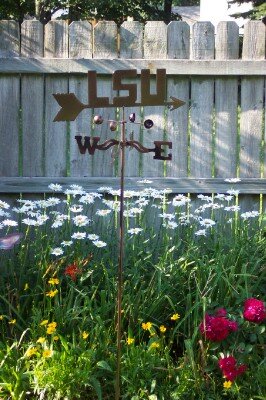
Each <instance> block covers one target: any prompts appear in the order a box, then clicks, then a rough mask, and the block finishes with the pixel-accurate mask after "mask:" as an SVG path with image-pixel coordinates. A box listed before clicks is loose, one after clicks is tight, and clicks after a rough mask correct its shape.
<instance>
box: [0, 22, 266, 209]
mask: <svg viewBox="0 0 266 400" xmlns="http://www.w3.org/2000/svg"><path fill="white" fill-rule="evenodd" d="M240 39H242V38H240V37H239V31H238V26H237V25H236V23H234V22H221V23H220V24H219V25H218V29H217V32H216V34H215V32H214V27H213V25H212V24H211V23H210V22H198V23H195V24H194V25H193V27H192V28H191V29H190V27H189V26H188V25H187V24H186V23H184V22H171V23H170V24H169V25H166V24H165V23H163V22H154V21H153V22H148V23H146V24H145V25H143V24H141V23H139V22H124V24H123V25H122V26H121V27H120V28H118V27H117V26H116V24H115V23H114V22H110V21H109V22H107V21H101V22H99V23H98V24H97V25H96V26H95V27H93V26H92V25H91V24H90V23H88V22H87V21H79V22H73V23H71V24H70V25H68V23H67V22H66V21H51V22H49V23H48V24H47V25H45V26H43V25H42V24H40V23H39V22H38V21H24V22H23V24H22V25H21V29H20V28H19V25H18V23H17V22H15V21H0V146H1V147H0V176H1V178H0V192H1V198H3V196H7V197H8V196H9V197H11V196H12V195H11V194H12V193H13V194H18V193H43V192H49V189H48V184H49V183H51V182H54V183H55V182H57V183H61V184H63V186H64V185H67V184H70V183H78V184H81V185H83V186H84V187H85V188H87V189H96V188H97V187H98V186H100V185H101V186H102V185H108V186H110V185H111V186H113V187H117V186H118V178H116V175H117V168H116V166H117V163H116V162H115V161H114V157H113V156H114V154H113V153H112V152H111V150H108V151H106V152H100V151H98V152H97V151H96V152H95V155H94V156H90V155H88V154H86V155H81V154H80V153H79V151H78V146H77V144H76V141H75V139H74V136H75V135H76V134H79V133H80V134H86V135H89V136H90V135H96V136H100V137H101V142H102V141H104V140H105V139H107V138H111V137H114V134H113V132H110V130H109V127H108V125H107V124H103V125H101V126H97V127H93V126H92V123H91V122H92V116H93V115H94V114H93V110H89V109H87V110H84V111H82V113H81V114H80V115H79V117H78V118H77V119H76V121H74V122H69V123H68V122H53V119H54V117H55V115H56V114H57V112H58V110H59V106H58V104H57V102H56V101H55V99H54V97H53V96H52V94H53V93H67V92H73V93H75V94H76V95H77V97H78V98H79V99H80V100H81V101H82V102H84V103H87V99H88V90H87V87H88V86H87V75H86V74H87V71H88V70H96V71H97V73H98V74H99V77H98V93H99V95H104V96H108V97H110V98H112V97H113V96H114V95H117V94H116V93H115V92H114V91H113V90H112V87H111V79H110V78H111V74H112V73H113V71H114V70H116V69H132V68H136V69H137V70H138V73H139V72H140V69H143V68H149V69H150V70H151V73H152V74H154V73H155V70H156V69H157V68H165V69H166V73H167V91H168V98H169V96H175V97H177V98H179V99H181V100H183V101H185V102H186V104H185V106H182V107H180V108H179V109H176V110H174V111H171V112H170V111H169V110H167V108H165V107H164V106H154V107H151V106H146V107H143V108H140V107H135V108H134V109H133V108H131V109H128V110H127V111H128V112H130V113H131V112H135V113H136V115H137V118H138V120H143V119H147V118H151V119H152V120H153V121H154V128H153V129H151V130H150V131H146V130H145V129H143V128H142V127H141V126H140V125H132V126H130V128H128V129H129V130H128V132H127V134H128V135H129V134H130V135H132V134H134V139H136V140H140V141H141V142H142V143H143V144H144V145H145V146H147V147H151V144H153V141H154V140H167V141H171V142H172V143H173V149H172V161H167V162H164V161H158V160H153V156H152V154H144V155H142V154H140V153H138V152H137V151H135V150H126V151H127V153H126V154H127V155H126V176H127V179H126V185H127V187H130V188H137V187H139V186H141V184H139V183H138V181H139V177H140V176H143V177H145V178H148V177H149V178H152V180H153V182H154V183H153V184H154V185H155V186H158V187H170V188H172V189H173V191H174V192H177V193H184V192H186V193H187V192H190V193H212V192H222V193H224V192H225V191H226V190H227V189H229V188H231V187H232V184H229V183H227V182H225V181H224V179H225V178H232V177H236V176H238V177H240V178H241V181H240V182H239V183H237V184H234V188H236V189H239V190H240V191H241V193H242V194H243V195H245V196H244V197H245V203H247V206H245V207H246V208H248V209H250V206H251V207H252V209H258V208H259V207H260V206H261V204H262V203H261V198H262V197H261V196H260V195H259V194H261V195H262V194H266V179H263V177H264V173H265V161H266V153H265V142H264V140H265V139H264V136H265V115H264V113H265V107H264V103H265V77H264V75H265V71H266V62H265V26H264V25H263V24H262V23H261V22H258V21H252V22H249V23H248V24H246V25H245V29H244V37H243V43H242V42H241V40H240ZM240 42H241V44H242V48H241V50H242V51H241V58H239V54H240ZM97 114H102V115H104V117H105V119H111V118H114V119H115V118H118V110H116V109H114V108H108V109H105V110H97ZM247 198H248V199H249V201H246V199H247ZM259 204H260V206H259Z"/></svg>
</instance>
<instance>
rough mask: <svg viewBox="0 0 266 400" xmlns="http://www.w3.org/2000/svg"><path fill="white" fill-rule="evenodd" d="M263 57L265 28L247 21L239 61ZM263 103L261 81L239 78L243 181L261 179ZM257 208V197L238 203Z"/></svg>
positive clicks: (241, 170)
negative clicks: (252, 178) (244, 179)
mask: <svg viewBox="0 0 266 400" xmlns="http://www.w3.org/2000/svg"><path fill="white" fill-rule="evenodd" d="M263 58H265V26H264V24H263V23H262V22H260V21H249V22H248V23H247V24H246V25H245V28H244V39H243V52H242V59H244V60H245V59H263ZM263 102H264V79H263V78H258V79H256V78H254V77H250V78H249V77H246V78H242V81H241V116H240V177H243V178H250V177H260V176H261V171H262V164H261V148H262V147H261V146H262V143H263V142H262V127H263ZM264 146H265V143H264ZM265 162H266V161H265V160H264V163H265ZM259 207H260V199H259V196H252V197H249V198H246V197H245V198H244V199H243V201H242V202H241V208H242V210H243V211H250V210H259Z"/></svg>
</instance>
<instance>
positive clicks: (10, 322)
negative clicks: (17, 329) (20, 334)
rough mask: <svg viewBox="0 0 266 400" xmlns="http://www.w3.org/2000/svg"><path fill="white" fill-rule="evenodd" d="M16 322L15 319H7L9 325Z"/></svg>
mask: <svg viewBox="0 0 266 400" xmlns="http://www.w3.org/2000/svg"><path fill="white" fill-rule="evenodd" d="M16 322H17V320H16V319H11V321H9V322H8V323H9V324H10V325H15V323H16Z"/></svg>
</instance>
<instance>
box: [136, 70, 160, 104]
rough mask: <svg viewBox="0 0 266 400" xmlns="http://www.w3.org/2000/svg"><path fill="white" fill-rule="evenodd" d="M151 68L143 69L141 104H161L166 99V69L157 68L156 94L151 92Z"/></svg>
mask: <svg viewBox="0 0 266 400" xmlns="http://www.w3.org/2000/svg"><path fill="white" fill-rule="evenodd" d="M150 78H151V76H150V70H149V69H142V70H141V105H143V106H145V105H147V106H159V105H162V104H164V102H165V99H166V70H165V69H157V72H156V94H151V82H150Z"/></svg>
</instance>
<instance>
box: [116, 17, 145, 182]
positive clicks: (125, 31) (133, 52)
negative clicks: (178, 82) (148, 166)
mask: <svg viewBox="0 0 266 400" xmlns="http://www.w3.org/2000/svg"><path fill="white" fill-rule="evenodd" d="M142 54H143V24H141V23H140V22H137V21H132V22H131V21H125V22H124V23H123V24H122V25H121V27H120V57H121V58H140V57H142ZM125 82H126V83H132V82H133V83H135V84H136V85H137V93H138V95H137V96H138V97H137V102H140V80H139V79H137V80H136V79H134V80H133V79H132V80H129V79H128V80H126V81H125ZM119 95H120V96H127V95H128V92H127V91H120V92H119ZM131 113H135V115H136V121H140V118H141V108H140V107H130V108H126V109H125V117H126V119H127V121H128V117H129V115H130V114H131ZM120 117H122V115H121V113H120ZM140 132H141V126H140V125H139V124H132V123H130V122H128V123H127V125H126V136H127V138H134V140H137V141H140ZM140 162H141V154H140V153H139V152H138V151H137V150H135V149H126V163H125V175H126V176H139V174H140Z"/></svg>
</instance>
